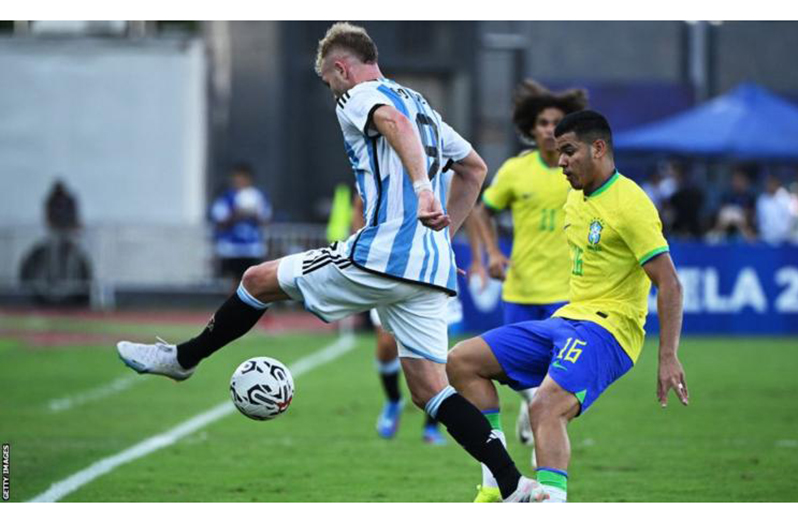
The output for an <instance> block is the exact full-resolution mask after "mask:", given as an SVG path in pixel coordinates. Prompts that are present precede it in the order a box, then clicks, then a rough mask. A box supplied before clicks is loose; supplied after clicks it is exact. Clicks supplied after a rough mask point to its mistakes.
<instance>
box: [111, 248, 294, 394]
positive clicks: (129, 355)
mask: <svg viewBox="0 0 798 523" xmlns="http://www.w3.org/2000/svg"><path fill="white" fill-rule="evenodd" d="M286 259H288V258H283V259H280V260H272V261H268V262H264V263H261V264H260V265H256V266H254V267H250V268H249V269H247V270H246V272H245V273H244V277H243V278H242V279H241V283H240V284H239V286H238V289H237V290H236V292H235V293H233V294H232V295H231V296H230V297H229V298H228V299H227V301H225V302H224V303H223V304H222V305H221V307H219V309H217V311H216V312H215V313H214V314H213V316H211V319H210V321H209V322H208V324H207V325H206V326H205V328H204V329H203V330H202V332H200V333H199V335H198V336H197V337H195V338H192V339H190V340H188V341H186V342H184V343H181V344H179V345H177V346H175V345H171V344H167V343H164V342H160V343H156V344H152V345H150V344H140V343H131V342H127V341H122V342H119V343H118V344H117V351H118V353H119V356H120V357H121V358H122V360H123V361H124V362H125V364H127V365H128V366H129V367H131V368H133V369H134V370H136V371H137V372H139V373H149V374H161V375H165V376H168V377H170V378H173V379H176V380H183V379H186V378H188V377H190V376H191V374H192V373H193V372H194V369H195V368H196V366H197V364H198V363H199V362H200V361H201V360H202V359H203V358H207V357H208V356H210V355H211V354H213V353H214V352H215V351H217V350H219V349H221V348H222V347H224V346H225V345H227V344H228V343H230V342H231V341H233V340H235V339H237V338H239V337H241V336H243V335H244V334H246V333H247V332H248V331H249V330H250V329H252V327H254V326H255V324H256V323H257V322H258V320H260V318H261V316H263V313H264V312H266V309H267V308H268V306H269V304H270V303H272V302H275V301H280V300H287V299H290V296H289V295H288V294H286V293H285V292H284V291H283V290H282V289H281V287H280V285H279V282H278V268H279V266H280V264H281V262H282V261H283V260H286Z"/></svg>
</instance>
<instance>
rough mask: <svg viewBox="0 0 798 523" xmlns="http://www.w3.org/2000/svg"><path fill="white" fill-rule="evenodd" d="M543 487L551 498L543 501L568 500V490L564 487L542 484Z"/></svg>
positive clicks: (563, 501)
mask: <svg viewBox="0 0 798 523" xmlns="http://www.w3.org/2000/svg"><path fill="white" fill-rule="evenodd" d="M541 487H542V488H543V492H545V493H546V494H548V495H549V499H547V500H545V501H543V503H565V502H566V501H567V500H568V492H566V491H564V490H563V489H559V488H557V487H552V486H550V485H541Z"/></svg>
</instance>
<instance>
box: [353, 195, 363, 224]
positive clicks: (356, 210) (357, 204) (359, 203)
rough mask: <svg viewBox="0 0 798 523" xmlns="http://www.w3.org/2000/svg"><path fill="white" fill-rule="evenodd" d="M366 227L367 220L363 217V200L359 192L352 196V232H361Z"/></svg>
mask: <svg viewBox="0 0 798 523" xmlns="http://www.w3.org/2000/svg"><path fill="white" fill-rule="evenodd" d="M364 225H366V218H365V216H363V198H361V197H360V194H358V192H357V191H355V195H354V196H352V231H353V232H354V231H359V230H360V229H362V228H363V226H364Z"/></svg>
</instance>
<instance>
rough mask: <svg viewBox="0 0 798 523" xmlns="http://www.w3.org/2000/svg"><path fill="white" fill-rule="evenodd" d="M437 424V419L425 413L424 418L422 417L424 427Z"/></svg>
mask: <svg viewBox="0 0 798 523" xmlns="http://www.w3.org/2000/svg"><path fill="white" fill-rule="evenodd" d="M437 424H438V420H436V419H435V418H433V417H432V416H430V415H429V414H427V416H426V418H425V419H424V426H425V427H434V426H435V425H437Z"/></svg>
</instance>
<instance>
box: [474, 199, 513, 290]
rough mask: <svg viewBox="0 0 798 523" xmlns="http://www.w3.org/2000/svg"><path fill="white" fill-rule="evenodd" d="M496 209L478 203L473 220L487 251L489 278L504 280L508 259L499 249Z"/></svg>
mask: <svg viewBox="0 0 798 523" xmlns="http://www.w3.org/2000/svg"><path fill="white" fill-rule="evenodd" d="M496 214H497V211H495V210H494V209H491V208H490V207H488V206H487V205H485V204H484V203H480V204H478V205H477V206H476V207H475V208H474V212H473V213H472V215H474V221H475V222H477V224H476V227H477V229H478V230H479V234H480V237H481V239H482V243H484V244H485V250H486V251H487V253H488V274H490V277H491V278H496V279H497V280H501V281H504V280H505V278H506V277H507V266H508V265H509V264H510V260H508V259H507V257H506V256H505V255H504V253H503V252H502V251H501V249H499V233H498V231H497V228H496V218H495V216H496Z"/></svg>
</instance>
